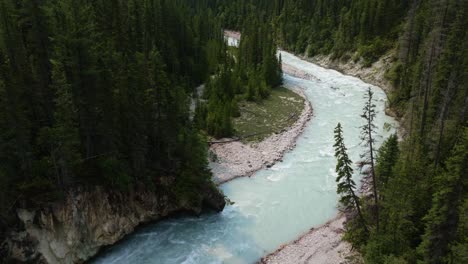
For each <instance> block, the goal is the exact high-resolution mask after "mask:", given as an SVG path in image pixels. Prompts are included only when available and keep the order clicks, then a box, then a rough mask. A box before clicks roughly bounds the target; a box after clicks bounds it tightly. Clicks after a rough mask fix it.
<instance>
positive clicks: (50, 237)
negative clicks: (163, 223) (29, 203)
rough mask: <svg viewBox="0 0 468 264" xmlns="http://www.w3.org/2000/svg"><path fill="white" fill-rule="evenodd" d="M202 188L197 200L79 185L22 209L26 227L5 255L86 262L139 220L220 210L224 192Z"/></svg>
mask: <svg viewBox="0 0 468 264" xmlns="http://www.w3.org/2000/svg"><path fill="white" fill-rule="evenodd" d="M199 193H200V196H199V199H198V200H197V201H185V202H184V201H176V200H175V199H173V198H171V197H169V196H168V195H157V194H155V193H154V192H151V191H146V190H141V189H140V190H138V191H133V192H128V193H127V192H117V191H104V189H102V188H99V187H96V188H93V189H92V190H83V189H76V190H73V191H70V192H69V193H68V194H67V198H66V200H65V202H63V203H61V204H56V205H53V206H50V207H48V208H42V209H37V210H26V209H18V210H17V213H18V218H19V219H20V220H21V222H22V226H23V228H21V229H20V230H15V231H11V232H10V233H9V234H8V237H7V238H6V239H5V240H4V241H3V243H2V244H1V246H0V255H1V256H2V259H6V257H7V256H8V257H9V258H10V259H12V260H14V261H15V262H32V263H67V264H68V263H82V262H84V261H86V260H87V259H89V258H91V257H92V256H94V255H95V254H96V253H97V252H98V251H99V249H100V248H101V247H103V246H107V245H112V244H114V243H116V242H117V241H119V240H120V239H122V238H123V237H124V236H125V235H127V234H130V233H131V232H132V231H133V230H134V229H135V228H136V227H137V226H138V225H140V224H143V223H147V222H150V221H156V220H159V219H161V218H164V217H167V216H169V215H171V214H173V213H176V212H180V211H186V212H191V213H194V214H199V213H200V212H201V210H202V208H203V206H204V205H206V206H208V207H210V208H212V209H214V210H217V211H221V210H222V209H223V208H224V205H225V200H224V196H223V195H222V194H221V193H220V192H219V191H218V190H216V189H215V188H213V187H206V189H205V190H201V191H200V192H199ZM0 263H2V261H0Z"/></svg>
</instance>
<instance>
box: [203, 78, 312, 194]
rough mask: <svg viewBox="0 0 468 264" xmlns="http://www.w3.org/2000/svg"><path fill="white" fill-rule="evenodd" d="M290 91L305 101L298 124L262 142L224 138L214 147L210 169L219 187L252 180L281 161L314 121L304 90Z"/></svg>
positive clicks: (212, 147) (294, 89)
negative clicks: (241, 179)
mask: <svg viewBox="0 0 468 264" xmlns="http://www.w3.org/2000/svg"><path fill="white" fill-rule="evenodd" d="M287 88H288V89H290V90H291V91H293V92H295V93H297V94H298V95H300V96H301V97H303V98H304V108H303V110H302V112H301V114H300V116H299V118H298V119H297V121H296V122H295V123H294V124H293V125H292V126H290V127H288V128H286V129H284V130H283V131H282V132H281V133H278V134H273V135H271V136H269V137H267V138H266V139H264V140H262V141H261V142H255V143H248V144H244V143H242V142H240V141H233V139H231V138H225V139H222V140H220V141H217V143H214V144H212V145H211V146H210V152H211V153H212V154H213V155H214V156H215V157H216V159H215V161H210V168H211V170H212V171H213V180H214V182H215V183H216V184H218V185H220V184H223V183H226V182H228V181H231V180H233V179H236V178H239V177H250V176H252V175H253V174H254V173H255V172H257V171H259V170H261V169H264V168H269V167H271V166H273V165H274V164H275V163H277V162H280V161H282V158H283V156H284V155H285V154H286V153H287V152H288V151H290V150H292V149H293V148H294V147H295V145H296V140H297V138H298V137H299V136H300V135H301V134H302V132H303V131H304V128H305V127H306V124H307V122H308V121H309V120H310V119H311V118H312V115H313V109H312V105H311V103H310V101H309V100H308V99H307V97H306V95H305V94H304V93H303V92H302V90H300V89H299V88H295V87H287ZM223 142H226V143H223Z"/></svg>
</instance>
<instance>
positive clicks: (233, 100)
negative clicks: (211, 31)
mask: <svg viewBox="0 0 468 264" xmlns="http://www.w3.org/2000/svg"><path fill="white" fill-rule="evenodd" d="M232 49H233V48H232V47H231V50H227V49H225V50H224V51H223V52H224V54H225V57H224V61H220V62H221V63H222V65H220V66H219V69H218V71H217V72H216V73H215V74H214V75H213V76H212V77H211V78H209V79H208V82H207V84H206V88H205V92H204V98H205V99H207V104H206V105H205V104H200V105H199V107H201V108H200V109H199V110H196V112H197V113H198V114H196V118H195V119H196V122H197V126H198V127H199V128H202V129H205V130H206V131H207V132H208V134H209V135H211V136H214V137H216V138H221V137H229V136H232V135H233V134H234V130H233V125H232V117H239V115H240V112H239V106H238V102H239V100H241V99H243V98H245V99H247V100H248V101H252V102H261V101H262V100H265V99H266V98H268V96H269V95H270V93H271V89H272V88H274V87H276V86H279V85H281V84H282V71H281V64H280V60H279V59H278V58H277V56H276V52H277V47H276V45H275V42H274V40H273V37H272V33H271V30H270V29H269V28H268V27H267V26H266V25H265V24H264V23H261V21H260V20H258V18H257V16H254V15H251V16H250V18H249V20H248V22H245V24H244V26H243V30H242V38H241V41H240V45H239V48H238V49H237V50H236V51H234V52H233V51H232Z"/></svg>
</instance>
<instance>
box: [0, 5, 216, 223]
mask: <svg viewBox="0 0 468 264" xmlns="http://www.w3.org/2000/svg"><path fill="white" fill-rule="evenodd" d="M0 40H1V41H0V160H1V162H0V212H1V213H0V219H1V220H2V221H0V222H1V223H3V224H4V223H5V222H9V221H10V220H11V219H12V218H11V216H12V215H13V214H14V209H15V208H16V207H17V206H20V205H21V206H40V205H42V204H45V203H48V202H53V201H56V200H57V199H61V197H63V195H64V194H65V191H66V190H67V189H68V188H70V187H75V186H89V185H91V186H95V185H101V186H106V187H109V188H118V189H121V190H128V189H131V188H132V186H135V185H137V184H140V185H142V184H143V185H145V186H147V187H148V188H154V189H155V190H156V191H159V192H161V191H168V192H169V191H170V192H171V193H174V192H175V193H177V194H179V195H191V194H190V192H197V190H199V189H200V188H199V186H200V185H206V184H211V178H210V177H211V172H210V171H209V170H208V168H207V159H206V156H207V146H206V138H205V136H204V134H203V133H200V132H199V130H198V129H197V128H196V127H195V126H194V125H193V122H192V121H191V120H190V118H189V98H190V95H191V93H192V91H193V89H194V87H196V86H198V85H200V84H201V83H203V82H205V80H206V79H207V78H208V77H209V76H210V75H212V74H213V73H215V71H216V70H217V67H218V63H220V62H221V58H222V57H223V56H224V54H225V44H224V38H223V33H222V30H221V25H220V24H219V23H218V22H217V19H216V18H215V16H214V14H213V13H212V12H211V11H210V10H209V9H203V10H195V9H193V8H191V7H190V6H188V5H186V4H185V3H184V2H183V1H165V0H135V1H133V0H132V1H127V0H122V1H121V0H116V1H107V0H105V1H104V0H103V1H94V0H93V1H88V0H43V1H37V0H28V1H10V0H6V1H1V2H0ZM163 177H164V178H165V179H166V180H165V181H167V178H168V177H169V178H171V179H172V180H171V181H170V184H166V183H164V184H163V183H162V182H161V181H162V180H161V179H162V178H163ZM167 189H169V190H167ZM0 226H1V225H0Z"/></svg>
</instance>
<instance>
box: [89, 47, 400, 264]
mask: <svg viewBox="0 0 468 264" xmlns="http://www.w3.org/2000/svg"><path fill="white" fill-rule="evenodd" d="M281 56H282V60H283V63H285V64H289V65H291V66H293V67H294V68H297V69H300V70H301V71H304V72H306V73H307V74H308V75H309V76H313V77H312V78H308V79H311V80H304V79H300V78H295V77H292V76H290V75H287V74H285V75H284V84H285V86H286V87H297V88H300V89H302V90H303V91H304V93H305V95H306V96H307V98H308V100H310V101H311V103H312V107H313V108H314V117H313V118H312V119H311V121H309V123H308V124H307V127H306V129H305V130H304V133H303V134H302V135H301V136H300V137H299V139H298V141H297V147H296V148H295V149H294V150H292V151H291V152H289V153H287V154H286V155H285V156H284V159H283V162H280V163H277V164H276V165H274V166H273V167H272V168H269V169H264V170H261V171H259V172H257V173H256V174H255V175H254V176H253V177H251V178H239V179H236V180H233V181H231V182H228V183H225V184H223V185H222V186H221V189H222V190H223V191H224V194H225V195H226V196H227V197H228V198H229V199H230V200H231V201H233V202H234V204H233V205H230V206H227V207H226V208H225V210H224V211H223V212H221V213H219V214H215V213H207V214H203V215H202V216H200V217H181V218H175V219H168V220H164V221H161V222H157V223H155V224H152V225H149V226H147V227H144V228H141V229H139V230H138V231H136V232H135V233H133V234H132V235H130V236H129V237H128V238H126V239H125V240H124V241H122V242H120V243H118V244H117V245H115V246H113V247H111V248H109V249H107V250H106V251H105V252H103V253H102V254H101V255H99V256H98V258H96V259H95V260H94V261H93V263H96V264H97V263H99V264H101V263H106V264H110V263H139V264H150V263H151V264H171V263H174V264H175V263H177V264H179V263H187V264H189V263H201V264H208V263H254V262H256V261H258V260H259V259H260V258H261V257H262V256H263V255H265V254H267V253H270V252H272V251H274V250H275V249H276V248H277V247H279V246H280V245H281V244H284V243H287V242H289V241H292V240H294V239H296V238H297V237H298V236H299V235H301V234H302V233H305V232H307V231H308V230H309V229H310V228H311V227H317V226H319V225H321V224H323V223H325V222H326V221H328V220H329V219H331V218H332V217H334V216H335V215H336V213H337V209H336V205H337V201H338V196H337V194H336V183H335V177H336V174H335V164H336V161H335V158H334V156H333V155H334V151H333V143H334V139H333V129H334V127H335V126H336V124H337V123H338V122H341V124H342V125H343V129H344V136H345V143H346V145H347V147H348V149H349V154H350V157H351V158H352V160H353V161H354V162H356V161H358V160H359V153H360V152H362V150H363V146H361V145H360V144H359V143H360V139H359V134H360V128H359V127H360V126H361V125H362V124H363V123H364V121H363V120H362V118H361V117H360V114H361V113H362V108H363V106H364V99H363V96H364V93H365V91H366V90H367V88H368V87H371V88H372V90H373V91H374V93H375V94H374V97H375V100H376V105H377V110H378V114H377V117H376V125H377V126H378V132H377V138H376V140H377V147H378V146H380V144H381V143H382V142H383V141H384V140H385V138H386V137H388V136H389V135H390V134H391V133H394V132H395V127H396V125H397V123H396V121H395V120H393V119H392V118H391V117H388V116H386V115H385V114H384V110H385V103H386V101H387V98H386V95H385V93H384V92H383V91H382V90H381V89H380V88H378V87H375V86H373V85H369V84H367V83H365V82H363V81H361V80H360V79H358V78H354V77H350V76H346V75H343V74H341V73H339V72H337V71H334V70H329V69H325V68H322V67H319V66H317V65H315V64H313V63H310V62H306V61H303V60H301V59H299V58H298V57H296V56H294V55H292V54H290V53H287V52H281ZM356 171H357V170H356ZM354 177H355V180H356V182H357V183H358V182H359V179H360V175H358V173H356V175H354Z"/></svg>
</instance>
